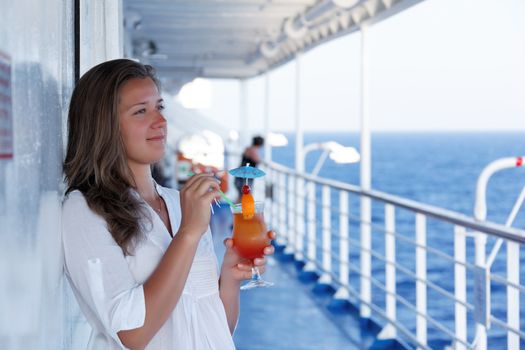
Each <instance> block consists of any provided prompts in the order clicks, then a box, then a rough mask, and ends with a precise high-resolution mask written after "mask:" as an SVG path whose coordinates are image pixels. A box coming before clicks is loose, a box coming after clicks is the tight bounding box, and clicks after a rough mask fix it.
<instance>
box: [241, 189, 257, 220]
mask: <svg viewBox="0 0 525 350" xmlns="http://www.w3.org/2000/svg"><path fill="white" fill-rule="evenodd" d="M241 207H242V217H243V218H244V219H245V220H250V219H251V218H253V216H254V215H255V201H254V199H253V196H252V194H251V193H244V194H243V195H242V197H241Z"/></svg>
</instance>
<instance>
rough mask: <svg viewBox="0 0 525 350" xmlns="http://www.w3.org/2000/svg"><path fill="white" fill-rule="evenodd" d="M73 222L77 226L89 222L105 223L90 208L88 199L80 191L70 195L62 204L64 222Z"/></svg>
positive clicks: (72, 192)
mask: <svg viewBox="0 0 525 350" xmlns="http://www.w3.org/2000/svg"><path fill="white" fill-rule="evenodd" d="M71 221H73V222H74V223H75V226H78V225H79V224H82V223H87V222H97V223H101V222H102V223H104V222H105V221H104V219H103V218H102V217H100V216H99V215H97V214H95V212H93V211H92V210H91V208H89V205H88V202H87V200H86V197H85V196H84V194H83V193H82V192H80V191H79V190H74V191H71V192H70V193H68V194H67V195H66V196H65V197H64V200H63V202H62V222H64V223H67V222H71Z"/></svg>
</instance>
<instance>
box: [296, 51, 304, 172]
mask: <svg viewBox="0 0 525 350" xmlns="http://www.w3.org/2000/svg"><path fill="white" fill-rule="evenodd" d="M294 116H295V137H296V139H295V170H296V171H298V172H304V159H303V143H304V142H303V125H302V123H301V54H299V53H298V54H297V55H296V56H295V105H294Z"/></svg>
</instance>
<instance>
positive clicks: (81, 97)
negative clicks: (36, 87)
mask: <svg viewBox="0 0 525 350" xmlns="http://www.w3.org/2000/svg"><path fill="white" fill-rule="evenodd" d="M163 108H164V107H163V101H162V98H161V96H160V93H159V87H158V83H157V80H156V79H155V76H154V72H153V69H152V67H150V66H147V65H142V64H140V63H137V62H134V61H131V60H125V59H118V60H113V61H109V62H105V63H102V64H100V65H98V66H96V67H94V68H92V69H91V70H90V71H88V72H87V73H86V74H85V75H84V76H83V77H82V78H81V79H80V81H79V82H78V84H77V86H76V88H75V90H74V92H73V95H72V97H71V103H70V109H69V117H68V122H69V135H68V136H69V138H68V145H67V154H66V159H65V161H64V173H65V178H66V181H67V185H68V188H67V192H66V198H65V200H64V203H63V209H62V210H63V216H62V221H63V224H62V227H63V246H64V251H65V271H66V275H67V277H68V279H69V282H70V284H71V286H72V289H73V292H74V294H75V296H76V298H77V300H78V302H79V304H80V307H81V309H82V311H83V313H84V315H85V316H86V318H87V319H88V321H89V323H90V324H91V326H92V328H93V331H92V334H91V338H90V341H89V346H88V348H89V349H122V348H129V349H145V348H147V349H184V350H191V349H199V350H200V349H220V350H224V349H234V344H233V341H232V337H231V333H232V332H233V330H234V328H235V325H236V323H237V319H238V313H239V285H240V283H241V281H242V280H243V279H248V278H250V277H251V272H250V264H251V262H249V261H244V260H242V259H241V258H240V257H239V256H238V255H237V254H236V253H235V251H234V250H233V249H232V241H231V240H226V241H225V245H226V252H225V256H224V260H223V264H222V267H221V269H220V273H219V269H218V266H217V259H216V256H215V253H214V251H213V244H212V238H211V233H210V230H209V221H210V203H211V202H212V200H213V198H214V197H215V196H217V189H218V188H219V183H218V181H217V180H216V179H215V178H214V176H213V175H211V174H200V175H196V176H194V177H192V178H191V179H190V180H189V181H188V182H187V184H186V185H185V187H184V188H183V189H182V190H181V192H180V193H179V192H177V191H175V190H172V189H168V188H163V187H161V186H159V185H157V184H156V183H155V182H154V181H153V179H152V176H151V164H153V163H155V162H157V161H158V160H160V159H161V158H162V157H163V155H164V146H165V143H166V133H167V130H166V119H165V118H164V116H163V115H162V110H163ZM269 236H270V238H273V234H272V233H269ZM272 253H273V248H272V247H271V246H268V247H267V248H265V254H272ZM254 264H255V265H258V266H259V268H263V269H264V266H265V259H264V258H261V259H256V260H255V261H254Z"/></svg>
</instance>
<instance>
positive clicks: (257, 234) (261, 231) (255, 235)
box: [231, 202, 273, 289]
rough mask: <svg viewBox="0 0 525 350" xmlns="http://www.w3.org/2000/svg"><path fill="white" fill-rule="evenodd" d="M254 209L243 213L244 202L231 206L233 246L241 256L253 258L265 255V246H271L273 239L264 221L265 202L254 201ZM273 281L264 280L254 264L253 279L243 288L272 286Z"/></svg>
mask: <svg viewBox="0 0 525 350" xmlns="http://www.w3.org/2000/svg"><path fill="white" fill-rule="evenodd" d="M252 203H253V204H254V208H253V207H252V209H254V210H253V211H251V212H250V213H246V212H244V213H243V211H242V210H243V209H242V204H235V205H234V206H231V210H232V214H233V237H232V239H233V248H234V249H235V251H236V252H237V254H239V255H240V256H241V257H243V258H246V259H249V260H253V259H255V258H262V257H263V256H264V248H265V247H267V246H269V245H270V243H271V241H270V237H269V236H268V229H267V228H266V224H265V223H264V218H263V210H264V203H263V202H252ZM272 285H273V283H271V282H268V281H264V280H263V279H262V278H261V275H260V274H259V270H258V269H257V267H255V266H252V279H251V280H250V281H249V282H248V283H247V284H245V285H243V286H242V287H241V289H251V288H255V287H270V286H272Z"/></svg>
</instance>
